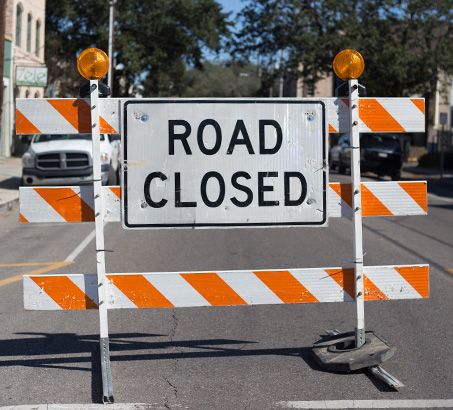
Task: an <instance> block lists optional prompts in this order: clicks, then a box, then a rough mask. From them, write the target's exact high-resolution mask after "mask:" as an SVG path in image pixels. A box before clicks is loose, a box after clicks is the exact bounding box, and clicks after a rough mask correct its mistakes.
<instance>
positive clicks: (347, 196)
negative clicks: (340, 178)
mask: <svg viewBox="0 0 453 410" xmlns="http://www.w3.org/2000/svg"><path fill="white" fill-rule="evenodd" d="M330 187H331V188H332V189H333V190H334V191H335V192H336V193H337V194H338V195H339V196H340V197H341V199H342V200H343V201H345V202H346V203H347V204H348V205H349V206H350V207H351V208H352V188H351V184H330Z"/></svg>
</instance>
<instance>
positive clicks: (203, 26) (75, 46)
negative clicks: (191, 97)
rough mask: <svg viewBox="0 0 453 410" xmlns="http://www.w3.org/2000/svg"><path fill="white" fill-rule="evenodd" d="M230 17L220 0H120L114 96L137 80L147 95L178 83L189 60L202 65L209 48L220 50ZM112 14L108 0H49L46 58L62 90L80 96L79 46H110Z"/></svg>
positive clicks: (51, 74)
mask: <svg viewBox="0 0 453 410" xmlns="http://www.w3.org/2000/svg"><path fill="white" fill-rule="evenodd" d="M227 17H228V15H227V14H225V13H222V12H221V7H220V5H219V4H218V3H217V2H216V1H215V0H153V1H142V0H118V1H117V2H116V12H115V40H114V48H115V60H114V62H111V63H113V64H116V66H117V67H120V68H121V69H119V70H115V78H114V95H115V96H120V95H126V94H127V93H128V91H129V89H130V88H131V87H133V86H134V85H137V84H141V85H143V87H144V95H148V96H151V95H153V96H157V95H159V93H160V92H161V91H162V90H167V89H168V87H169V86H172V85H174V86H176V87H177V86H178V85H179V82H180V81H181V77H182V76H183V74H184V72H185V70H186V66H187V65H188V66H194V67H198V68H199V67H201V65H202V63H201V61H202V57H203V54H204V53H205V52H206V51H207V50H214V51H218V50H219V49H220V47H221V44H222V39H223V38H224V37H225V36H227V35H228V33H229V28H228V23H227V21H226V19H227ZM108 19H109V2H108V1H106V0H47V9H46V63H47V66H48V67H49V82H50V83H51V84H52V83H54V82H58V84H59V87H60V92H61V94H62V95H76V94H77V92H78V86H79V85H80V84H81V82H83V81H82V80H81V78H80V76H79V75H78V74H77V70H76V64H75V62H76V58H77V55H78V53H80V51H82V50H83V49H85V48H88V47H93V46H94V47H98V48H101V49H103V50H105V51H107V48H108Z"/></svg>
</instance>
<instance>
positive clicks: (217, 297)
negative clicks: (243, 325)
mask: <svg viewBox="0 0 453 410" xmlns="http://www.w3.org/2000/svg"><path fill="white" fill-rule="evenodd" d="M181 276H182V277H183V278H184V279H185V280H186V281H187V282H188V283H189V284H190V285H191V286H192V287H193V288H194V289H195V290H196V291H197V292H198V293H199V294H200V295H201V296H203V297H204V298H205V299H206V300H207V301H208V302H209V303H210V304H211V305H212V306H235V305H246V304H247V302H245V301H244V299H242V298H241V297H240V296H239V295H238V294H237V293H236V292H235V291H234V290H233V289H231V287H230V286H229V285H228V284H227V283H225V281H224V280H223V279H222V278H221V277H220V276H219V275H217V274H216V273H182V274H181Z"/></svg>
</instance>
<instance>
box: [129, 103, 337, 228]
mask: <svg viewBox="0 0 453 410" xmlns="http://www.w3.org/2000/svg"><path fill="white" fill-rule="evenodd" d="M325 117H326V116H325V108H324V104H323V103H322V102H320V101H308V102H307V101H298V100H282V99H279V100H274V99H265V100H264V99H263V100H244V99H236V100H232V99H231V100H181V99H175V100H173V99H171V100H168V99H165V100H132V101H126V102H125V103H124V141H123V143H124V147H123V149H124V167H123V169H124V175H123V176H124V178H123V181H124V189H123V221H124V226H125V227H127V228H152V227H237V226H250V227H254V226H298V225H309V226H324V225H326V224H327V209H326V201H327V200H326V189H327V186H328V180H327V170H326V150H327V148H326V143H327V142H326V140H327V130H326V118H325Z"/></svg>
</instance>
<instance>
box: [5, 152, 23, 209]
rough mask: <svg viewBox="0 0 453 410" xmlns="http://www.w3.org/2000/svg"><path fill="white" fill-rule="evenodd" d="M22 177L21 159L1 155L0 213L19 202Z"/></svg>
mask: <svg viewBox="0 0 453 410" xmlns="http://www.w3.org/2000/svg"><path fill="white" fill-rule="evenodd" d="M21 177H22V161H21V159H20V158H14V157H2V156H0V213H1V212H5V211H8V210H10V209H12V208H13V207H14V206H15V205H17V204H18V203H19V186H20V180H21Z"/></svg>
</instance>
